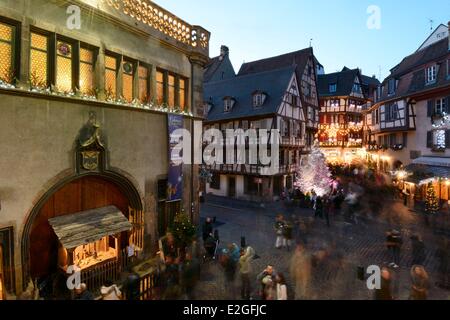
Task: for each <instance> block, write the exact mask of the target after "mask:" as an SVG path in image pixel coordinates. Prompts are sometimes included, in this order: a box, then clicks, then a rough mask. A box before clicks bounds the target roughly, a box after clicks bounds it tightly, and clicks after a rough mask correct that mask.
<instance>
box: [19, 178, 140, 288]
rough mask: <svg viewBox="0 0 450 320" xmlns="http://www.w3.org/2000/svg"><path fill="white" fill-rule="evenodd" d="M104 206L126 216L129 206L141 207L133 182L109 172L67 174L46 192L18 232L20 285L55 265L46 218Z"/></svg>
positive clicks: (49, 228) (53, 245) (46, 271)
mask: <svg viewBox="0 0 450 320" xmlns="http://www.w3.org/2000/svg"><path fill="white" fill-rule="evenodd" d="M108 205H115V206H116V207H118V208H119V209H120V210H121V211H122V212H123V213H124V214H126V215H127V214H128V208H129V207H131V208H133V209H136V210H140V211H142V209H143V206H142V201H141V197H140V195H139V192H138V190H137V188H136V187H135V186H134V184H133V183H132V182H131V181H130V180H129V179H127V178H126V177H124V176H123V175H121V174H118V173H116V172H112V171H107V172H101V173H85V174H79V175H73V176H69V177H66V178H63V179H61V180H60V181H59V182H57V183H56V184H55V185H54V186H52V187H51V188H50V189H49V190H48V191H46V192H45V194H44V195H43V196H42V197H41V198H40V199H39V201H38V202H37V203H36V205H35V206H34V208H33V209H32V211H31V212H30V214H29V216H28V218H27V220H26V222H25V226H24V229H23V233H22V248H21V249H22V252H21V253H22V268H23V269H22V270H23V272H22V275H23V279H22V284H23V287H25V286H26V285H27V283H28V282H29V280H30V278H31V277H32V278H36V277H40V276H44V275H46V273H51V272H52V271H54V270H53V268H54V267H56V266H55V264H54V260H55V257H56V255H57V248H55V246H56V245H57V239H56V238H55V234H54V232H53V230H52V229H51V227H50V225H49V224H48V219H49V218H52V217H56V216H61V215H66V214H73V213H76V212H80V211H85V210H89V209H96V208H100V207H104V206H108ZM55 250H56V252H55Z"/></svg>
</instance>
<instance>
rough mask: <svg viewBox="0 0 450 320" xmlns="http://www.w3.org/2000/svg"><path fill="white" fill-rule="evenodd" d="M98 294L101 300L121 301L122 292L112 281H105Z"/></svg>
mask: <svg viewBox="0 0 450 320" xmlns="http://www.w3.org/2000/svg"><path fill="white" fill-rule="evenodd" d="M100 293H101V294H102V300H121V299H122V292H121V291H120V289H119V288H118V287H117V285H115V284H114V283H113V281H112V280H106V281H105V284H104V285H103V286H102V287H101V289H100Z"/></svg>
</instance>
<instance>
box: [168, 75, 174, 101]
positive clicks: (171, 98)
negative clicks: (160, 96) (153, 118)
mask: <svg viewBox="0 0 450 320" xmlns="http://www.w3.org/2000/svg"><path fill="white" fill-rule="evenodd" d="M168 82H169V98H168V101H167V103H168V105H169V107H175V76H173V75H169V79H168Z"/></svg>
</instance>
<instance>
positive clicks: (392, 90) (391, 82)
mask: <svg viewBox="0 0 450 320" xmlns="http://www.w3.org/2000/svg"><path fill="white" fill-rule="evenodd" d="M396 84H397V83H396V80H395V79H389V82H388V95H393V94H395V90H396Z"/></svg>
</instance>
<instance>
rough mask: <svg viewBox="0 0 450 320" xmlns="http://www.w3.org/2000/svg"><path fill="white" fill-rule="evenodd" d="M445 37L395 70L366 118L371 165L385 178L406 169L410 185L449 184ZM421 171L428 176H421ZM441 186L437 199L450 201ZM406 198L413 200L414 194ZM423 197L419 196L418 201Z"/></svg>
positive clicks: (449, 50) (449, 84)
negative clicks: (433, 182)
mask: <svg viewBox="0 0 450 320" xmlns="http://www.w3.org/2000/svg"><path fill="white" fill-rule="evenodd" d="M439 28H440V29H442V27H441V26H440V27H439ZM449 28H450V25H449ZM441 33H442V32H441ZM441 33H440V34H441ZM446 34H447V37H445V38H442V37H441V38H440V39H434V40H433V41H426V42H425V43H424V44H423V45H422V46H421V47H420V48H419V50H418V51H416V52H415V53H413V54H412V55H410V56H408V57H406V58H404V59H403V61H402V62H401V63H400V64H398V65H397V66H395V67H394V68H393V69H392V70H391V74H390V76H389V77H387V78H386V79H385V80H384V82H383V84H382V85H381V86H380V88H379V89H378V92H377V96H376V101H375V103H374V105H373V106H372V108H370V110H368V112H367V114H366V125H367V133H368V135H367V137H368V139H367V149H368V152H369V159H368V160H369V161H370V162H372V163H373V164H374V165H375V166H377V167H378V168H379V169H381V170H383V171H386V172H388V171H391V172H392V171H398V170H401V169H407V170H409V171H410V173H409V174H407V173H405V172H403V171H400V172H401V175H400V176H401V178H402V179H403V178H405V177H406V176H411V175H413V176H414V177H415V178H408V179H412V180H411V181H415V182H417V183H420V181H428V182H429V181H431V180H429V179H428V178H433V177H436V178H440V179H441V180H442V179H445V178H450V169H449V168H450V125H449V124H450V123H449V119H448V114H449V113H450V36H448V33H446ZM417 167H419V169H420V170H419V171H423V172H421V173H419V172H416V171H417V170H416V169H417ZM419 176H420V177H427V179H420V178H418V177H419ZM438 185H439V186H440V187H438V186H437V187H436V188H437V194H439V195H440V196H441V197H442V198H444V199H449V198H450V197H449V195H448V194H449V191H448V188H447V187H445V186H444V185H443V184H442V183H439V184H438ZM441 189H442V190H441ZM407 193H408V194H412V195H414V192H413V191H411V190H409V191H407ZM423 196H424V194H420V192H418V194H417V197H419V198H421V197H422V198H423Z"/></svg>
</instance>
